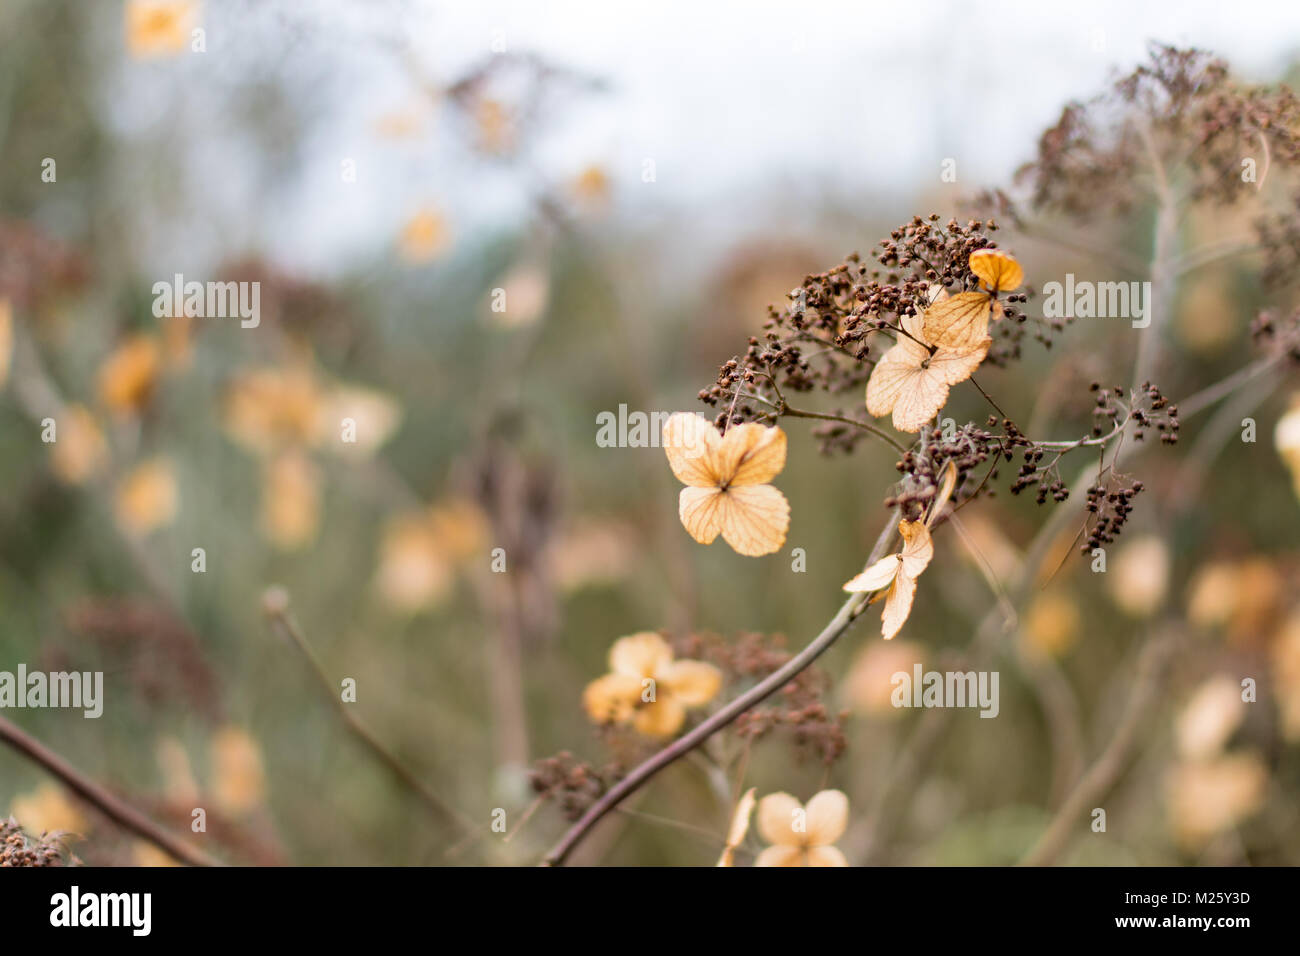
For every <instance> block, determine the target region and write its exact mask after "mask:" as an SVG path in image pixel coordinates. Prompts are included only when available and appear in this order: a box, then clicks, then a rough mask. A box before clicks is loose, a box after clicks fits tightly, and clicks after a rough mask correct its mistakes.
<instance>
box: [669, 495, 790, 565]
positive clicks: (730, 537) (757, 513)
mask: <svg viewBox="0 0 1300 956" xmlns="http://www.w3.org/2000/svg"><path fill="white" fill-rule="evenodd" d="M719 500H720V502H721V511H722V537H723V539H724V540H726V542H727V544H729V545H731V546H732V547H733V548H735V549H736V552H737V553H738V554H744V555H749V556H750V557H758V556H759V555H762V554H771V553H772V552H773V551H775V550H777V549H778V548H780V547H781V545H783V544H785V535H786V532H787V531H789V530H790V502H788V501H786V500H785V495H783V494H781V492H780V491H778V490H777V489H776V488H774V487H772V486H771V485H742V486H741V487H739V488H729V489H728V490H727V491H725V492H723V493H722V494H720V495H719ZM688 530H689V529H688ZM696 540H698V538H697V539H696Z"/></svg>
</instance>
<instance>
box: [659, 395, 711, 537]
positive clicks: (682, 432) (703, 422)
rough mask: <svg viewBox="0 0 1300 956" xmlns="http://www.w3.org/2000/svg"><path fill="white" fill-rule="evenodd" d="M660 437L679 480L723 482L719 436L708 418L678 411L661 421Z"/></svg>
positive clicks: (699, 485) (701, 483)
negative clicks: (662, 422) (720, 470)
mask: <svg viewBox="0 0 1300 956" xmlns="http://www.w3.org/2000/svg"><path fill="white" fill-rule="evenodd" d="M661 440H662V444H663V448H664V454H665V455H667V456H668V467H669V468H671V469H672V470H673V474H674V475H676V476H677V480H678V481H680V482H682V483H683V484H686V485H691V486H693V487H696V488H706V487H709V488H716V487H719V486H720V485H721V484H722V481H723V478H724V476H723V475H722V474H721V473H720V472H719V470H718V448H719V446H720V445H721V444H722V436H721V435H719V434H718V430H717V429H716V428H714V427H713V424H712V423H711V422H709V420H708V419H706V418H704V417H703V416H701V415H695V414H693V413H691V412H677V413H676V414H675V415H671V416H669V418H668V421H667V422H666V423H664V430H663V435H662V436H661ZM710 540H712V539H710Z"/></svg>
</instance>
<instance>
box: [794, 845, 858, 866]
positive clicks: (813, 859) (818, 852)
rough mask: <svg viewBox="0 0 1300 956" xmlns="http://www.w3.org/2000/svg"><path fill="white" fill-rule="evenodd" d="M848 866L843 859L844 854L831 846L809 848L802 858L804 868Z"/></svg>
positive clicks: (846, 861) (847, 862)
mask: <svg viewBox="0 0 1300 956" xmlns="http://www.w3.org/2000/svg"><path fill="white" fill-rule="evenodd" d="M848 865H849V861H848V860H846V859H845V858H844V854H843V853H841V852H840V851H839V850H838V849H837V848H836V847H833V846H810V847H809V848H808V852H807V854H806V855H805V856H804V866H848Z"/></svg>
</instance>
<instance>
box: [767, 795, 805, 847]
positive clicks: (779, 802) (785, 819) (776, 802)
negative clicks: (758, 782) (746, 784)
mask: <svg viewBox="0 0 1300 956" xmlns="http://www.w3.org/2000/svg"><path fill="white" fill-rule="evenodd" d="M802 809H803V804H802V803H800V802H799V801H798V800H796V799H795V798H794V797H792V796H791V795H790V794H788V793H785V792H781V793H769V794H768V795H767V796H766V797H764V798H763V799H762V800H760V801H758V832H759V834H760V835H761V836H762V837H763V839H764V840H766V841H767V842H768V843H773V844H776V845H777V846H791V847H801V846H803V845H804V844H805V843H806V842H807V839H806V838H807V834H806V833H799V832H796V830H795V828H794V821H795V819H796V817H795V814H796V812H797V811H800V810H802Z"/></svg>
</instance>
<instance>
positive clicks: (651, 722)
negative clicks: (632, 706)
mask: <svg viewBox="0 0 1300 956" xmlns="http://www.w3.org/2000/svg"><path fill="white" fill-rule="evenodd" d="M685 722H686V708H685V707H684V706H682V703H681V701H679V700H678V699H677V698H676V697H673V696H671V695H669V694H660V695H658V700H655V701H653V702H651V703H643V704H641V706H640V707H638V708H637V709H636V713H635V714H634V715H633V718H632V726H633V727H635V728H636V730H637V733H640V734H644V735H645V736H647V737H671V736H672V735H673V734H675V733H677V731H679V730H681V727H682V724H684V723H685Z"/></svg>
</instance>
